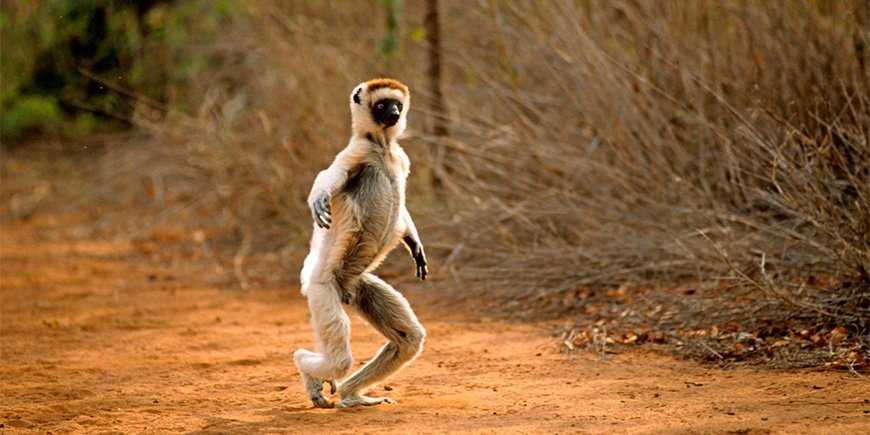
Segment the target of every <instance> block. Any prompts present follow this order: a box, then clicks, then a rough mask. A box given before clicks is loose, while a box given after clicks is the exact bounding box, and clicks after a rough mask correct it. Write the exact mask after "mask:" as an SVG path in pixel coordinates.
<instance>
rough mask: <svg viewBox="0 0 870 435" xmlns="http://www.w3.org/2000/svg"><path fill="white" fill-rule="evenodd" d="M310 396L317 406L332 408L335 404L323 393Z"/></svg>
mask: <svg viewBox="0 0 870 435" xmlns="http://www.w3.org/2000/svg"><path fill="white" fill-rule="evenodd" d="M309 398H310V399H311V403H312V404H313V405H314V407H315V408H332V407H333V405H334V404H333V403H332V402H330V401H329V399H327V398H326V396H324V395H323V393H317V394H311V395H310V396H309Z"/></svg>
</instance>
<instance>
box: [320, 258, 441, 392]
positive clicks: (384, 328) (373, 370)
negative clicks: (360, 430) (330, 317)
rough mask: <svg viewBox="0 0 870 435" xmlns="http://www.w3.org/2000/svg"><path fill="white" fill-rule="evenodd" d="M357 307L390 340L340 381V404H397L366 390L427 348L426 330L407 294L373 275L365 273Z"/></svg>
mask: <svg viewBox="0 0 870 435" xmlns="http://www.w3.org/2000/svg"><path fill="white" fill-rule="evenodd" d="M353 306H354V308H355V309H356V310H357V311H358V312H359V314H360V315H361V316H363V318H365V319H366V320H367V321H368V322H369V323H370V324H371V325H372V326H374V327H375V329H377V330H378V331H379V332H380V333H381V334H383V335H384V336H385V337H387V339H389V340H390V342H389V343H387V344H386V345H385V346H384V347H382V348H381V350H380V351H379V352H378V354H377V356H375V357H374V359H372V360H371V361H369V362H368V363H367V364H366V365H365V366H363V367H362V368H361V369H359V370H358V371H357V372H356V373H354V374H352V375H351V376H350V377H349V378H347V379H346V380H345V381H344V382H341V383H340V384H339V386H338V393H339V394H340V395H341V398H342V400H341V402H339V403H337V404H336V406H337V407H351V406H358V405H377V404H380V403H395V402H394V401H393V400H392V399H390V398H388V397H366V396H363V395H362V393H363V392H364V391H365V390H366V388H368V387H369V386H371V385H372V384H374V383H376V382H378V381H381V380H383V379H386V378H387V377H388V376H390V375H392V374H393V373H395V372H397V371H399V369H401V368H402V367H403V366H404V365H405V364H407V363H409V362H410V361H411V360H413V359H414V358H415V357H416V356H417V355H418V354H419V353H420V351H421V350H422V349H423V341H424V339H425V338H426V331H425V330H424V329H423V326H422V325H421V324H420V322H419V321H418V320H417V316H416V315H414V312H413V311H412V310H411V306H410V305H409V304H408V301H407V300H406V299H405V297H404V296H402V294H401V293H399V292H398V291H396V290H395V289H394V288H392V287H390V285H389V284H387V283H385V282H384V281H383V280H381V279H380V278H378V277H376V276H374V275H372V274H369V273H366V274H363V275H362V277H361V281H360V284H359V287H358V288H357V297H356V298H354V301H353Z"/></svg>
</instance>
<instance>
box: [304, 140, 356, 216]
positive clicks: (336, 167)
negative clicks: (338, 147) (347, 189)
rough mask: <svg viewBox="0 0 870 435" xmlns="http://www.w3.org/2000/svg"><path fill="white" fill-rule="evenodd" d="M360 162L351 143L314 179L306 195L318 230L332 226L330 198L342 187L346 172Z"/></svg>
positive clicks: (345, 179)
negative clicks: (309, 191)
mask: <svg viewBox="0 0 870 435" xmlns="http://www.w3.org/2000/svg"><path fill="white" fill-rule="evenodd" d="M359 160H360V156H359V152H355V150H354V147H353V142H351V144H350V145H348V147H347V148H345V149H344V150H342V151H341V152H340V153H338V156H336V157H335V160H334V161H333V162H332V164H331V165H329V167H328V168H326V169H324V170H323V171H320V173H319V174H317V178H315V179H314V186H313V187H312V188H311V193H310V194H309V195H308V206H309V207H310V208H311V217H312V218H313V219H314V222H315V223H316V224H317V226H319V227H320V228H326V229H329V226H330V224H332V216H331V214H332V205H331V202H332V197H333V196H334V195H335V194H336V193H338V190H339V189H341V187H342V186H344V183H345V182H346V181H347V177H348V171H350V169H351V168H353V167H354V166H355V165H356V164H357V163H358V162H359Z"/></svg>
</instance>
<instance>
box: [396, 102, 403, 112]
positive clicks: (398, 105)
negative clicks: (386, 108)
mask: <svg viewBox="0 0 870 435" xmlns="http://www.w3.org/2000/svg"><path fill="white" fill-rule="evenodd" d="M396 109H399V112H401V111H402V103H396Z"/></svg>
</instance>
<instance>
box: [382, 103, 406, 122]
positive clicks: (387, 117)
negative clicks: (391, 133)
mask: <svg viewBox="0 0 870 435" xmlns="http://www.w3.org/2000/svg"><path fill="white" fill-rule="evenodd" d="M401 115H402V113H401V112H400V111H399V108H398V107H396V105H395V104H391V105H390V108H389V110H387V112H386V113H385V114H384V118H383V120H382V123H383V124H384V125H385V126H387V127H392V126H394V125H396V123H397V122H399V117H400V116H401Z"/></svg>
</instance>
